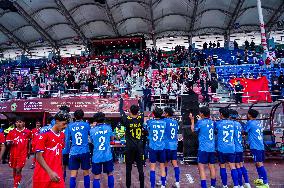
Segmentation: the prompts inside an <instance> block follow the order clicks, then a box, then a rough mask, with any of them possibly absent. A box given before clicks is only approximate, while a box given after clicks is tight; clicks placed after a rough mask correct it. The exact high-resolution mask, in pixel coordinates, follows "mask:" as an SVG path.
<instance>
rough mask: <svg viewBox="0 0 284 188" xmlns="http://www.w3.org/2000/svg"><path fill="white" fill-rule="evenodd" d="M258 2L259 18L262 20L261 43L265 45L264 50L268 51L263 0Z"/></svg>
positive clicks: (257, 0)
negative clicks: (262, 6)
mask: <svg viewBox="0 0 284 188" xmlns="http://www.w3.org/2000/svg"><path fill="white" fill-rule="evenodd" d="M256 2H257V11H258V18H259V22H260V34H261V45H262V47H263V50H264V52H268V48H267V42H266V34H265V28H264V21H263V14H262V8H261V0H256Z"/></svg>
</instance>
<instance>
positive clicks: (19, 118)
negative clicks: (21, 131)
mask: <svg viewBox="0 0 284 188" xmlns="http://www.w3.org/2000/svg"><path fill="white" fill-rule="evenodd" d="M17 121H22V122H25V118H24V117H23V116H17V117H16V121H15V122H17Z"/></svg>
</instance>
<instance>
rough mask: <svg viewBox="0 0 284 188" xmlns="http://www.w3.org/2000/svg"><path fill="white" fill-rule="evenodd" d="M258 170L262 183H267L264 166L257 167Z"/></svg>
mask: <svg viewBox="0 0 284 188" xmlns="http://www.w3.org/2000/svg"><path fill="white" fill-rule="evenodd" d="M259 171H260V174H261V177H262V179H263V183H264V184H267V183H268V179H267V173H266V170H265V168H264V166H261V167H259Z"/></svg>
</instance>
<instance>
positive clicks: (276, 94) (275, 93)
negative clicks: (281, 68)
mask: <svg viewBox="0 0 284 188" xmlns="http://www.w3.org/2000/svg"><path fill="white" fill-rule="evenodd" d="M271 92H272V100H273V102H275V101H277V100H278V99H279V98H280V95H281V87H280V85H279V84H278V83H277V81H274V82H273V83H272V86H271Z"/></svg>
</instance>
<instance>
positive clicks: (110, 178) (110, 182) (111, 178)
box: [107, 175, 114, 188]
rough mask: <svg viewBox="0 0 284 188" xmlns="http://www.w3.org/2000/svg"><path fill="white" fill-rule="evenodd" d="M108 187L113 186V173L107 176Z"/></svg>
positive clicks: (111, 187)
mask: <svg viewBox="0 0 284 188" xmlns="http://www.w3.org/2000/svg"><path fill="white" fill-rule="evenodd" d="M107 182H108V187H109V188H114V177H113V175H111V176H108V181H107Z"/></svg>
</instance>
